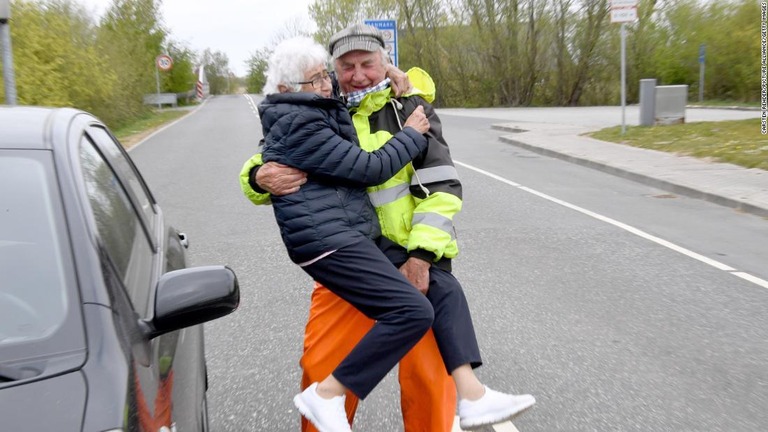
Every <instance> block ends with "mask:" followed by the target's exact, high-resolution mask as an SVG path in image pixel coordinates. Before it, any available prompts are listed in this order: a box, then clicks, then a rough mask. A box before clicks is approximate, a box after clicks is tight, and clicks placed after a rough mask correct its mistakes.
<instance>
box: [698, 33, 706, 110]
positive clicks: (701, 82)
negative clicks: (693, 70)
mask: <svg viewBox="0 0 768 432" xmlns="http://www.w3.org/2000/svg"><path fill="white" fill-rule="evenodd" d="M706 50H707V48H706V45H704V44H701V45H699V102H704V55H705V52H706Z"/></svg>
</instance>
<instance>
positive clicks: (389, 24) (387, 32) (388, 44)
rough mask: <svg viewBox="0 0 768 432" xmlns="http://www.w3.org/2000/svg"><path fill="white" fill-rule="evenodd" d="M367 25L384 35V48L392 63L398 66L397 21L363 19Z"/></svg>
mask: <svg viewBox="0 0 768 432" xmlns="http://www.w3.org/2000/svg"><path fill="white" fill-rule="evenodd" d="M365 23H366V24H368V25H369V26H373V27H376V28H377V29H379V30H380V31H381V33H382V35H383V36H384V48H386V50H387V52H388V53H389V58H390V60H392V64H393V65H395V66H398V57H397V21H395V20H365Z"/></svg>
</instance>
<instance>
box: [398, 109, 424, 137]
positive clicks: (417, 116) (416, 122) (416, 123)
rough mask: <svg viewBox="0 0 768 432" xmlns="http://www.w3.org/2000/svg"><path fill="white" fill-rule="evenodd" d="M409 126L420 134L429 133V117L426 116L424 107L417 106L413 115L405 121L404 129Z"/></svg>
mask: <svg viewBox="0 0 768 432" xmlns="http://www.w3.org/2000/svg"><path fill="white" fill-rule="evenodd" d="M407 126H410V127H412V128H414V129H416V130H417V131H418V132H419V133H420V134H425V133H427V131H428V130H429V120H427V116H426V115H425V114H424V107H423V106H421V105H419V106H417V107H416V109H415V110H413V112H412V113H411V115H410V116H408V119H407V120H406V121H405V124H404V125H403V128H405V127H407Z"/></svg>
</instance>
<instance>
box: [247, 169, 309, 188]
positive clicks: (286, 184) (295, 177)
mask: <svg viewBox="0 0 768 432" xmlns="http://www.w3.org/2000/svg"><path fill="white" fill-rule="evenodd" d="M255 180H256V184H257V185H259V187H260V188H262V189H264V190H265V191H267V192H269V193H270V194H272V195H275V196H280V195H288V194H290V193H294V192H298V190H299V187H301V185H303V184H304V183H306V182H307V173H305V172H304V171H301V170H298V169H296V168H293V167H290V166H288V165H283V164H281V163H277V162H267V163H265V164H264V165H262V167H261V168H259V169H258V170H257V171H256V179H255Z"/></svg>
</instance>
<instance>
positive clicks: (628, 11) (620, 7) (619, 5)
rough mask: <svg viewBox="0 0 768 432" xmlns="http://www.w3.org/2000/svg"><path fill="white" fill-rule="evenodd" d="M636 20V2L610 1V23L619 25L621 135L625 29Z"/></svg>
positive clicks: (624, 124) (624, 97)
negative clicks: (627, 24)
mask: <svg viewBox="0 0 768 432" xmlns="http://www.w3.org/2000/svg"><path fill="white" fill-rule="evenodd" d="M635 20H637V0H611V22H612V23H621V134H622V135H624V133H625V132H626V131H627V122H626V118H627V114H626V112H627V27H626V23H628V22H634V21H635Z"/></svg>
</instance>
